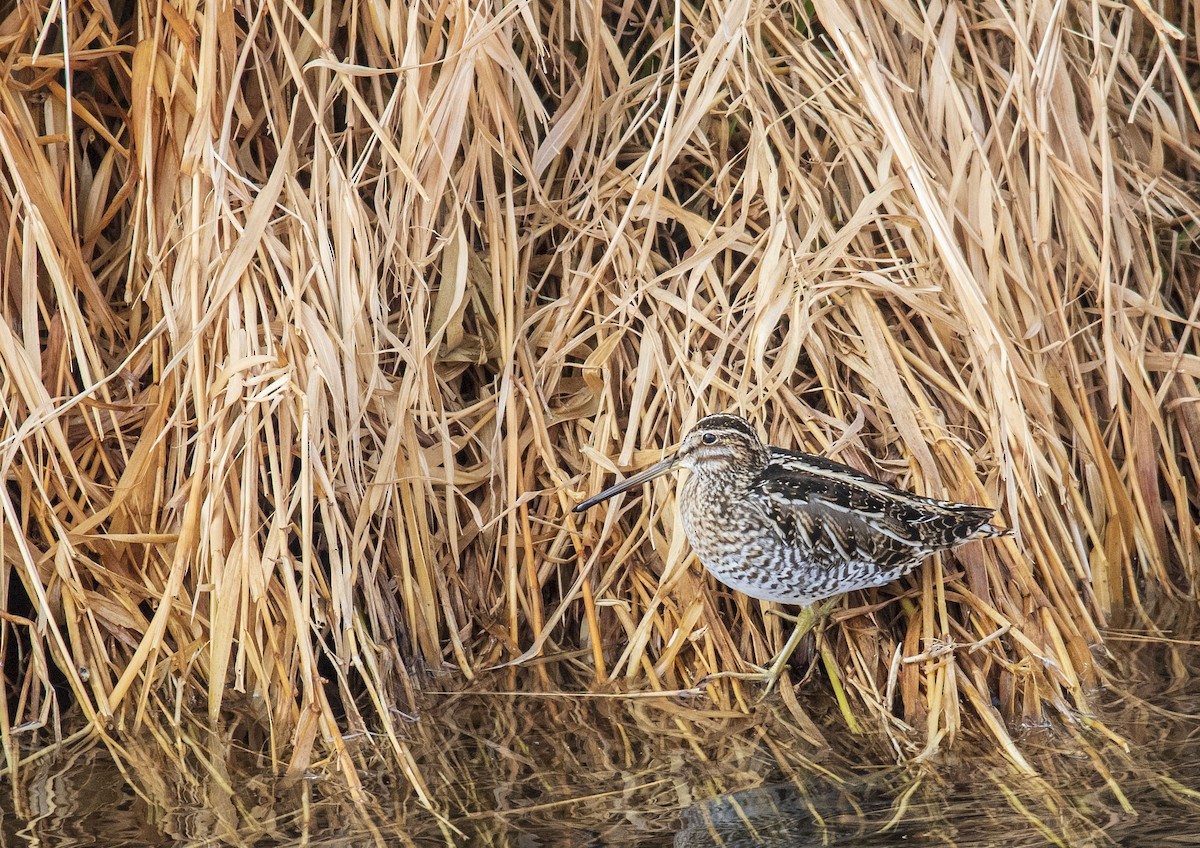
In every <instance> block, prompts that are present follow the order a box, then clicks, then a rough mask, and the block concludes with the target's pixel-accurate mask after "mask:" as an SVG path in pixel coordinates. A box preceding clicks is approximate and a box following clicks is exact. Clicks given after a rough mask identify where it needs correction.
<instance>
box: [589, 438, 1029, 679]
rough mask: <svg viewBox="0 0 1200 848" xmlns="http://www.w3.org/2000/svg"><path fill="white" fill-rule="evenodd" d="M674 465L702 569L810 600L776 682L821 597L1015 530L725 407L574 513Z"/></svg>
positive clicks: (765, 596) (981, 511)
mask: <svg viewBox="0 0 1200 848" xmlns="http://www.w3.org/2000/svg"><path fill="white" fill-rule="evenodd" d="M676 468H687V469H689V470H690V471H691V474H690V475H689V476H688V478H687V480H686V481H685V482H684V484H683V491H682V492H681V494H680V497H679V511H680V514H681V517H682V519H683V529H684V532H685V533H686V534H687V537H688V541H689V542H690V543H691V545H692V549H693V550H694V551H695V552H696V556H697V558H699V560H700V562H701V563H702V564H703V565H704V567H705V568H707V569H708V570H709V571H711V572H712V573H713V575H714V576H715V577H716V578H717V579H718V580H720V581H721V582H722V583H724V584H726V585H727V586H730V587H732V588H734V589H737V590H738V591H739V592H744V593H745V594H747V595H750V596H751V597H754V598H758V599H760V600H764V601H776V602H778V603H783V604H799V605H801V606H803V607H805V608H806V610H805V612H804V613H802V615H801V617H800V618H799V619H798V622H797V629H796V632H795V633H794V634H793V636H792V638H791V640H789V642H788V645H787V646H786V647H785V648H784V652H781V654H782V656H780V657H777V658H776V661H775V662H774V663H773V665H772V666H771V669H770V671H769V672H767V673H766V675H765V676H766V677H767V678H768V679H769V682H772V683H773V682H774V679H775V677H777V676H778V674H779V672H780V671H781V670H782V668H783V666H784V663H786V660H787V655H790V653H791V651H792V649H794V647H795V645H796V644H797V643H798V642H799V639H800V636H802V635H803V632H804V631H805V630H807V629H808V627H810V626H811V624H812V622H813V619H814V618H815V614H814V613H813V611H812V609H811V607H812V605H813V604H814V603H816V602H817V601H820V600H823V599H825V598H830V597H833V596H835V595H840V594H842V593H844V592H849V591H852V590H854V589H866V588H869V587H872V586H883V585H884V584H887V583H891V582H892V581H893V580H896V579H897V578H899V577H902V576H903V575H905V574H907V573H908V572H910V571H912V570H913V569H914V568H916V567H917V565H919V564H920V563H921V562H922V561H923V560H924V559H925V558H926V557H927V556H929V555H930V554H932V553H934V552H936V551H942V550H948V549H950V548H953V547H956V546H957V545H961V544H963V543H964V542H969V541H972V540H974V539H986V538H990V537H994V536H1004V535H1008V533H1009V531H1007V530H1005V529H1003V528H1001V527H997V526H995V525H993V524H991V523H990V521H991V517H992V514H993V510H991V509H988V508H986V507H978V506H971V505H969V504H961V503H954V502H952V501H939V500H934V499H933V498H926V497H921V496H920V495H914V494H912V493H910V492H905V491H903V490H902V489H898V488H896V487H895V486H890V485H888V484H887V483H884V482H882V481H880V480H876V479H875V478H873V477H870V476H868V475H866V474H863V473H862V472H861V471H856V470H855V469H853V468H850V467H849V466H847V465H842V464H840V463H837V462H833V461H832V460H829V459H824V458H822V457H819V456H813V455H812V454H806V453H797V452H794V451H788V450H783V449H782V448H777V447H771V446H769V445H764V444H763V443H762V441H761V440H760V439H759V437H758V434H757V433H756V432H755V431H754V428H753V427H751V426H750V424H749V423H748V422H746V421H745V420H744V419H742V418H739V417H738V416H736V415H728V414H718V415H709V416H708V417H706V418H703V419H701V420H700V421H699V422H698V423H697V424H696V426H695V427H694V428H692V430H691V432H689V433H688V434H687V436H686V437H685V438H684V440H683V444H682V445H680V448H679V452H678V453H676V454H675V455H674V456H672V457H669V458H667V459H665V460H663V461H662V462H660V463H658V464H657V465H654V466H652V467H650V468H648V469H646V470H645V471H643V472H641V473H640V474H635V475H634V476H633V477H630V478H628V479H626V480H623V481H622V482H620V483H617V484H616V485H614V486H612V487H610V488H608V489H605V490H604V491H603V492H601V493H600V494H598V495H596V496H595V497H592V498H589V499H588V500H586V501H584V502H583V503H581V504H579V505H578V506H576V507H575V512H582V511H583V510H586V509H588V508H590V507H592V506H595V505H596V504H598V503H600V502H601V501H604V500H607V499H608V498H611V497H612V496H613V495H617V494H620V493H621V492H624V491H626V490H628V489H631V488H633V487H634V486H637V485H640V484H641V483H644V482H646V481H648V480H652V479H654V478H655V477H658V476H660V475H662V474H666V473H667V472H669V471H673V470H675V469H676ZM785 652H786V653H785ZM751 676H763V675H751Z"/></svg>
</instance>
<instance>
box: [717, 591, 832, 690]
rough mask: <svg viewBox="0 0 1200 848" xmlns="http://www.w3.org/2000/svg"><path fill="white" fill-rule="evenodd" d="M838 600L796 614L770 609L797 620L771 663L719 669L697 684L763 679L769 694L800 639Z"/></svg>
mask: <svg viewBox="0 0 1200 848" xmlns="http://www.w3.org/2000/svg"><path fill="white" fill-rule="evenodd" d="M837 601H838V599H837V598H834V599H833V600H830V601H826V602H825V603H823V604H821V605H820V606H807V607H802V608H801V610H800V612H798V613H797V614H796V615H791V614H789V613H786V612H781V611H779V610H775V609H772V610H768V612H770V613H772V614H773V615H777V616H779V617H780V618H786V619H787V620H788V621H792V622H795V625H796V626H795V628H794V629H793V630H792V635H791V637H790V638H789V639H788V640H787V644H786V645H784V646H783V648H782V649H781V650H780V651H779V652H778V653H776V654H775V656H774V657H773V658H772V660H771V664H770V665H768V666H754V671H719V672H717V673H716V674H709V675H706V676H705V677H704V678H703V679H702V680H701V681H700V682H699V683H698V684H697V685H698V686H702V685H704V684H705V683H708V682H709V681H710V680H716V679H718V678H721V677H731V678H734V679H736V680H761V681H763V682H764V683H765V684H766V687H765V689H764V690H763V695H767V694H769V693H770V692H771V690H772V689H774V688H775V684H776V683H777V682H778V681H779V676H780V675H781V674H783V670H784V669H785V668H787V663H788V660H789V659H791V658H792V654H793V653H794V652H795V650H796V647H797V646H798V645H799V644H800V640H801V639H803V638H804V636H805V634H807V633H808V631H810V630H812V629H813V627H814V626H815V625H816V624H817V623H818V622H819V621H820V620H821V619H823V618H824V617H825V616H827V615H829V613H830V612H831V611H832V610H833V607H834V606H835V605H836V604H837Z"/></svg>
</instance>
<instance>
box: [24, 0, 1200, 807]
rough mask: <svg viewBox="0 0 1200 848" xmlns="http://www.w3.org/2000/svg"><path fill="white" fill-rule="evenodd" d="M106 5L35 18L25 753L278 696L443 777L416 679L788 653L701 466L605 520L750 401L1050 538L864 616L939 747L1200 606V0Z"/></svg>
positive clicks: (1060, 697) (931, 570) (872, 678)
mask: <svg viewBox="0 0 1200 848" xmlns="http://www.w3.org/2000/svg"><path fill="white" fill-rule="evenodd" d="M64 8H65V7H63V6H60V5H54V4H47V3H44V2H21V3H18V4H16V5H15V6H14V7H11V8H9V10H8V11H7V12H5V13H4V16H3V18H0V80H2V83H3V84H2V85H0V245H2V248H3V254H2V255H0V310H3V313H4V320H3V321H0V474H2V476H3V479H4V481H5V486H4V488H3V490H2V491H0V500H2V504H0V505H2V509H3V524H2V529H0V533H2V535H0V551H2V571H0V581H3V585H0V592H2V593H3V594H4V596H5V597H6V598H7V599H8V601H7V612H6V613H5V614H4V616H3V622H2V624H0V641H2V643H3V645H2V647H3V649H4V652H5V658H6V663H5V669H6V671H5V674H6V683H7V685H8V686H9V687H10V691H11V692H12V696H11V697H10V699H9V700H8V702H7V704H6V705H5V708H4V710H3V711H0V739H2V741H3V744H4V745H5V748H6V753H7V754H8V755H9V762H10V763H15V760H14V759H13V753H14V750H15V745H16V744H17V743H16V741H15V739H16V735H15V728H17V727H18V726H21V725H28V724H29V723H40V724H48V725H52V726H53V725H56V724H57V721H58V717H59V713H60V712H61V710H62V709H64V707H65V706H66V705H67V704H78V705H79V708H80V709H81V710H82V711H83V712H84V713H85V714H86V715H88V716H91V717H95V718H96V719H98V720H99V724H100V725H101V726H104V725H107V724H108V723H109V722H110V721H113V720H115V721H117V722H119V723H120V724H122V725H124V726H132V725H133V724H136V723H138V722H139V721H140V720H141V719H142V718H143V717H144V716H145V715H146V714H147V711H155V712H156V713H161V714H163V715H166V716H172V715H175V716H178V715H180V714H181V713H182V711H184V710H185V708H190V707H191V706H192V702H193V701H194V700H195V699H201V701H202V702H203V710H204V711H206V712H207V714H208V715H209V716H212V717H215V716H217V715H218V714H219V713H220V711H221V709H222V706H223V701H224V699H226V698H227V697H228V696H229V693H231V692H236V693H245V694H246V695H248V696H250V697H251V698H252V699H254V701H255V703H258V704H260V705H261V713H262V721H263V723H264V725H265V726H267V727H269V729H270V730H269V733H270V738H271V741H272V743H273V745H274V746H275V751H276V753H277V755H278V756H280V757H282V758H284V759H286V760H288V761H289V763H290V766H289V768H290V771H291V772H292V773H293V774H298V773H300V772H301V771H303V770H304V769H305V768H306V767H307V766H308V765H309V764H310V762H311V761H312V760H313V758H314V756H316V757H319V758H322V759H326V758H327V759H328V760H329V761H330V762H332V763H334V764H336V765H340V766H341V767H342V768H344V769H345V770H346V772H347V773H348V774H351V775H353V773H354V771H355V769H354V767H353V766H354V763H353V757H352V756H351V755H350V754H349V752H348V750H347V749H346V748H345V743H344V738H345V737H344V734H346V733H347V731H357V730H360V729H363V728H373V729H377V730H379V729H381V730H383V731H384V734H385V735H384V738H385V739H386V740H388V742H389V744H390V746H391V748H392V750H393V752H394V754H395V756H396V757H397V758H399V761H400V763H401V764H402V766H403V767H404V769H405V772H404V773H405V774H406V775H407V777H408V778H409V779H410V780H411V781H412V782H413V785H414V786H415V787H417V788H418V791H419V788H420V786H421V782H422V777H421V774H420V772H419V769H418V768H417V767H416V765H415V762H414V761H413V760H412V759H411V756H410V752H409V750H408V747H407V743H406V741H405V740H404V739H403V737H402V735H401V733H400V732H399V725H398V724H397V722H396V721H394V717H395V711H396V710H397V708H398V707H399V708H400V709H404V708H407V706H408V704H409V703H410V702H411V690H412V687H413V686H414V685H415V683H414V681H413V680H412V679H411V678H410V673H411V672H412V671H413V670H414V669H418V668H421V667H428V668H433V669H441V668H447V669H449V670H450V671H451V672H452V673H453V674H454V675H455V676H456V677H458V678H471V677H472V675H473V674H474V673H475V672H476V671H478V670H479V669H482V668H485V667H490V666H494V665H497V664H499V663H505V662H511V661H513V660H515V659H517V658H518V657H522V658H524V660H525V661H526V662H532V661H533V658H534V657H551V656H557V655H560V654H563V653H567V654H571V656H572V657H573V658H574V660H573V662H572V663H571V664H567V665H565V666H564V665H560V666H558V667H556V668H555V669H554V670H553V672H551V671H550V670H545V669H543V670H542V671H541V672H540V674H541V677H540V679H541V681H542V683H543V684H544V685H545V686H547V687H560V686H561V687H571V686H580V685H591V686H594V687H603V686H609V685H616V686H620V687H621V688H633V689H644V688H650V689H654V688H666V689H672V688H679V687H686V686H690V685H692V684H693V683H694V682H695V681H696V680H697V679H698V678H700V677H701V676H703V675H706V674H708V673H710V672H713V671H717V670H722V669H731V668H737V667H738V666H739V664H740V663H741V662H742V661H743V660H750V661H762V660H764V659H766V658H767V657H768V656H769V655H770V653H771V651H772V649H773V648H774V647H775V646H777V645H778V644H780V642H781V639H782V638H784V637H785V636H786V632H784V631H783V629H782V627H781V625H780V623H779V622H778V621H777V620H775V619H774V618H773V617H770V616H768V617H765V618H764V617H763V615H762V614H761V610H760V606H759V605H758V604H757V603H755V602H751V601H749V600H748V599H746V598H744V597H739V596H736V595H731V594H730V593H729V592H727V591H725V590H722V589H720V588H719V587H717V586H715V585H714V584H713V583H712V581H711V579H710V578H708V577H707V576H705V575H703V574H702V573H701V572H700V571H698V570H697V568H696V567H695V566H694V564H693V563H692V562H691V561H690V559H689V554H688V550H687V546H686V543H685V540H684V537H683V534H682V532H681V528H680V526H679V523H678V519H677V518H676V511H675V509H674V504H673V500H672V489H671V486H670V485H669V484H667V483H661V484H659V485H658V486H657V487H656V489H655V490H654V492H653V497H649V498H627V499H626V500H625V501H624V503H623V505H622V508H621V509H620V510H619V511H618V510H610V511H609V512H608V513H607V515H605V514H604V513H603V512H601V513H600V517H599V518H596V517H588V518H587V519H585V520H579V519H576V518H574V517H572V516H569V515H568V508H569V507H570V506H571V505H572V504H573V503H574V502H575V501H576V499H577V498H579V497H580V496H581V495H583V494H584V493H591V492H594V491H595V490H597V488H598V487H599V486H601V485H602V484H603V483H604V482H606V481H608V480H609V479H610V475H611V473H612V472H614V471H615V470H617V469H621V470H628V469H631V468H634V467H637V466H641V465H642V464H644V463H647V462H649V461H651V460H653V459H657V458H658V457H659V456H660V450H661V449H662V448H663V447H666V446H669V445H670V444H671V443H673V442H674V441H676V440H677V439H678V437H679V435H680V433H681V432H682V431H683V430H684V429H686V428H687V427H688V426H689V425H690V424H691V423H693V422H694V421H695V420H696V419H697V418H698V417H699V416H701V415H702V414H704V413H707V412H709V411H713V410H721V409H732V410H737V411H740V412H742V413H744V414H746V415H747V416H749V417H751V418H753V419H755V420H756V421H757V422H758V423H759V424H760V425H761V427H762V429H763V431H764V432H765V433H767V434H769V435H770V437H771V438H772V440H773V441H774V442H776V443H777V444H782V445H785V446H795V445H800V446H803V447H805V448H807V449H810V450H814V451H819V452H827V453H829V454H830V455H832V456H834V457H835V458H838V459H841V460H843V461H847V462H850V463H851V464H854V465H857V466H859V467H861V468H863V469H865V470H867V471H869V472H871V473H874V474H877V475H881V476H884V477H886V478H889V479H894V480H896V481H898V482H900V483H902V484H904V485H908V486H911V487H913V488H915V489H917V490H920V491H922V492H926V493H929V494H933V495H938V496H942V495H945V496H949V497H953V498H956V499H961V500H969V501H975V502H980V503H986V504H991V505H995V506H997V507H998V508H999V509H1000V515H1001V516H1002V518H1003V520H1005V521H1007V522H1008V523H1011V524H1012V525H1013V526H1014V527H1016V528H1017V529H1018V531H1019V533H1020V535H1019V538H1018V540H1017V541H1015V542H1011V543H1005V544H1002V545H994V546H989V547H987V548H984V547H983V546H971V547H969V548H967V549H965V550H963V551H962V552H961V554H960V555H959V556H958V557H957V558H956V559H947V560H944V561H941V562H935V563H932V564H930V565H928V566H926V567H924V568H922V569H921V570H919V571H918V572H917V574H916V576H914V577H912V578H909V579H908V580H906V581H904V582H902V583H901V584H899V585H898V586H896V587H891V588H888V589H885V590H880V591H877V592H871V593H866V594H855V595H853V596H851V597H850V598H849V599H848V600H847V602H846V603H847V610H846V611H845V612H842V613H840V614H839V615H837V616H836V617H835V626H833V627H831V628H830V629H829V630H828V631H827V632H826V640H827V641H826V644H827V646H828V650H827V653H826V656H827V658H828V659H829V660H830V662H829V663H828V666H829V667H830V668H837V669H838V670H839V671H838V677H839V682H840V684H841V686H842V687H843V688H844V691H845V693H846V709H847V714H848V715H851V716H854V717H856V720H857V721H859V722H864V721H865V722H869V723H871V724H874V725H876V726H880V727H883V728H886V729H887V730H888V731H889V732H890V733H891V737H892V739H893V741H894V744H895V746H896V750H897V755H898V756H899V757H900V758H902V759H909V758H913V757H921V756H929V755H932V754H933V753H934V752H936V751H937V750H939V749H940V748H942V747H944V746H946V745H947V744H948V743H949V742H951V741H952V740H953V739H954V738H955V737H956V736H957V735H958V734H959V732H960V730H961V729H962V728H963V727H964V726H968V727H973V728H981V729H982V730H984V731H985V732H986V733H989V734H990V735H991V737H992V738H993V740H994V742H995V744H996V745H997V746H998V747H999V748H1001V749H1003V750H1005V751H1007V752H1008V754H1009V756H1010V757H1011V758H1012V759H1013V760H1014V761H1015V762H1017V763H1018V765H1022V766H1025V764H1024V761H1023V759H1022V754H1021V752H1020V750H1019V749H1018V747H1017V746H1016V744H1015V743H1014V742H1013V741H1012V739H1011V738H1010V736H1009V730H1010V729H1011V728H1012V727H1014V726H1016V725H1018V724H1020V723H1022V722H1042V721H1043V720H1045V719H1046V718H1047V717H1048V716H1061V717H1064V718H1065V719H1066V720H1067V721H1068V722H1073V721H1075V720H1076V717H1077V714H1080V713H1082V714H1087V713H1089V711H1090V706H1089V701H1088V697H1089V690H1090V689H1091V688H1092V687H1094V686H1095V685H1096V684H1097V682H1098V681H1099V679H1100V677H1099V675H1100V672H1099V671H1098V670H1097V667H1096V666H1095V665H1094V663H1093V652H1094V651H1096V650H1097V649H1098V647H1099V646H1100V643H1101V640H1100V628H1101V627H1102V626H1103V625H1104V624H1105V622H1106V620H1107V617H1108V616H1109V615H1110V614H1112V613H1113V612H1115V611H1124V610H1126V609H1127V608H1133V609H1134V610H1135V611H1136V610H1140V609H1141V608H1142V607H1143V606H1144V605H1145V603H1146V601H1147V599H1148V598H1150V599H1153V598H1155V597H1157V596H1159V595H1162V594H1168V595H1170V594H1186V595H1189V596H1195V594H1196V593H1197V586H1198V585H1200V551H1198V542H1200V540H1198V538H1197V534H1196V530H1195V527H1196V523H1197V513H1198V505H1197V494H1196V492H1195V490H1194V488H1193V485H1194V484H1193V481H1194V480H1195V479H1197V477H1198V476H1200V475H1198V474H1197V471H1198V466H1200V455H1198V453H1197V451H1198V450H1200V443H1198V437H1200V408H1198V406H1197V404H1196V402H1195V401H1196V397H1197V380H1198V379H1200V352H1198V349H1197V344H1196V339H1195V330H1196V328H1197V319H1198V317H1200V296H1198V295H1200V291H1198V288H1197V279H1200V276H1198V274H1197V272H1198V271H1200V263H1198V262H1197V258H1196V255H1195V253H1194V249H1193V240H1194V236H1193V234H1194V233H1195V232H1196V227H1197V223H1198V221H1200V217H1198V216H1197V212H1198V211H1200V205H1198V202H1197V199H1196V196H1195V195H1196V191H1195V188H1196V186H1195V182H1194V179H1193V174H1194V173H1195V168H1196V164H1197V154H1196V152H1195V151H1196V147H1197V143H1196V142H1197V119H1198V117H1200V109H1198V108H1197V104H1196V99H1195V92H1194V91H1193V88H1192V86H1191V84H1190V80H1191V76H1189V75H1191V74H1194V72H1195V67H1194V65H1195V58H1196V41H1195V37H1194V36H1195V33H1194V32H1193V30H1194V27H1195V21H1194V20H1193V19H1192V18H1190V17H1183V18H1180V19H1179V20H1175V21H1174V22H1171V21H1167V20H1164V19H1162V18H1160V17H1158V13H1157V12H1155V11H1154V10H1153V9H1151V7H1149V6H1148V5H1135V6H1131V7H1123V6H1120V5H1114V4H1104V5H1100V4H1086V3H1082V2H1068V3H1062V4H1057V5H1048V4H1044V3H1025V4H1018V5H1017V6H1013V5H1012V4H991V3H986V2H980V3H974V2H968V3H966V4H965V5H962V4H960V5H951V6H948V7H945V8H944V9H943V7H942V6H940V5H938V4H935V5H933V6H930V7H929V8H928V9H925V8H923V7H921V6H919V5H915V4H913V5H910V4H900V3H879V4H868V5H864V6H862V7H856V8H851V7H849V6H846V5H843V4H842V3H839V2H820V3H817V4H816V8H815V13H811V14H810V10H809V9H808V7H806V6H805V5H804V4H788V3H775V4H768V3H764V2H754V3H751V2H748V0H734V2H729V3H725V4H721V3H708V4H704V5H703V6H699V5H697V6H692V5H687V4H684V5H679V6H676V5H671V4H667V5H664V6H661V7H659V6H650V5H643V6H636V5H631V4H612V5H608V6H601V5H591V6H589V5H586V4H576V3H569V4H567V5H565V6H560V5H559V4H556V3H539V4H525V3H513V4H508V5H499V4H486V3H481V4H477V5H475V6H471V5H469V4H465V3H460V4H451V3H444V4H438V3H420V4H412V5H411V6H410V5H407V4H404V3H400V2H396V3H392V4H391V5H389V4H388V3H386V2H381V3H375V4H367V3H355V2H347V3H344V4H343V3H336V4H333V5H330V4H327V3H324V2H317V3H315V4H310V5H309V6H307V7H306V9H305V16H301V14H300V11H299V9H298V8H297V7H296V6H294V5H287V4H280V3H275V2H267V3H264V4H261V5H233V6H221V5H219V4H218V5H214V6H205V7H204V9H203V10H201V11H196V10H195V9H193V8H192V7H191V6H187V5H185V6H176V5H171V4H160V5H157V6H156V5H151V6H144V7H143V6H138V7H134V6H131V5H126V4H117V5H115V6H109V5H108V4H104V3H96V2H88V0H84V2H79V3H75V4H72V5H71V6H70V8H69V10H68V11H67V15H68V17H67V27H66V30H65V31H66V32H67V33H69V38H68V39H66V43H65V44H64V38H63V33H64V28H63V26H62V20H61V18H60V17H59V15H60V14H61V13H62V10H63V9H64ZM676 11H677V12H678V14H679V18H678V19H677V20H676V19H673V17H672V16H673V15H674V14H675V13H676ZM1176 26H1182V27H1184V28H1185V30H1186V31H1185V32H1180V31H1178V30H1176V28H1175V27H1176ZM64 68H66V70H67V73H64ZM914 658H915V659H914ZM52 684H56V685H58V688H52ZM810 685H821V686H823V685H825V684H824V683H820V684H810ZM712 695H713V697H714V698H715V699H716V702H717V705H718V706H719V707H729V706H734V705H736V704H737V703H738V702H739V701H740V700H742V699H743V698H745V697H746V693H743V692H741V691H740V690H739V689H738V688H737V687H734V686H725V687H721V688H714V690H713V691H712ZM1026 767H1027V766H1026Z"/></svg>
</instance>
